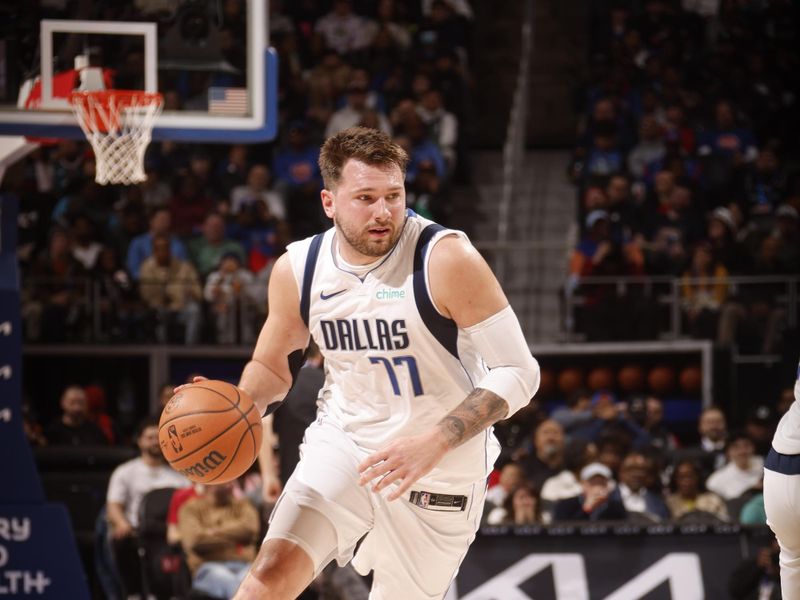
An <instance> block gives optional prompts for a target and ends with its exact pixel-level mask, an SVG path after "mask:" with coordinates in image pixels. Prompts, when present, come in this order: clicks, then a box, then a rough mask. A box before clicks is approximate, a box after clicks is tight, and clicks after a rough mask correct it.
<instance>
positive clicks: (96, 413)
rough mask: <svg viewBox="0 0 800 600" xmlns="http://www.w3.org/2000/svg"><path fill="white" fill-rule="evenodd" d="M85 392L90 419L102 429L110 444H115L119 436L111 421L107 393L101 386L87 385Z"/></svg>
mask: <svg viewBox="0 0 800 600" xmlns="http://www.w3.org/2000/svg"><path fill="white" fill-rule="evenodd" d="M83 391H84V393H85V394H86V400H87V403H88V406H89V409H88V411H87V417H88V419H89V420H90V421H91V422H92V423H94V424H95V425H97V426H98V427H99V428H100V431H102V432H103V435H104V436H105V438H106V441H107V442H108V443H109V444H113V443H114V441H115V440H116V437H117V435H116V432H115V431H114V421H113V420H112V419H111V415H109V414H108V409H107V403H106V391H105V390H104V389H103V387H102V386H100V385H87V386H86V387H85V388H84V389H83Z"/></svg>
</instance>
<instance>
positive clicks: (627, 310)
mask: <svg viewBox="0 0 800 600" xmlns="http://www.w3.org/2000/svg"><path fill="white" fill-rule="evenodd" d="M586 229H587V233H586V236H585V237H584V238H583V239H582V240H581V241H580V243H579V244H578V245H577V246H576V247H575V249H574V250H573V251H572V257H571V259H570V267H569V272H570V275H569V281H568V284H567V285H568V292H569V293H574V291H575V290H576V289H578V287H579V286H580V289H581V292H582V295H583V297H584V306H583V307H582V313H581V318H580V321H581V330H582V331H584V332H585V333H586V336H587V338H588V339H589V340H607V339H611V338H613V337H617V336H618V334H620V333H621V332H619V331H618V330H619V329H620V328H621V327H624V328H627V329H628V330H631V322H632V320H634V319H633V317H634V316H635V315H636V311H635V310H634V308H633V307H631V306H629V305H628V303H627V302H626V299H627V297H616V292H615V289H616V288H615V287H612V286H609V285H607V284H606V285H604V284H598V283H591V284H581V279H582V278H584V277H611V276H625V275H638V274H641V273H642V271H643V265H644V258H643V256H642V254H641V250H640V249H639V248H638V247H637V246H636V245H634V244H622V243H618V242H615V241H614V240H612V239H611V228H610V222H609V217H608V213H607V212H606V211H604V210H593V211H592V212H590V213H589V214H588V215H587V216H586ZM622 314H624V315H625V316H624V317H622ZM621 335H622V336H625V333H621Z"/></svg>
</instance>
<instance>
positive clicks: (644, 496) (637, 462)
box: [611, 452, 669, 521]
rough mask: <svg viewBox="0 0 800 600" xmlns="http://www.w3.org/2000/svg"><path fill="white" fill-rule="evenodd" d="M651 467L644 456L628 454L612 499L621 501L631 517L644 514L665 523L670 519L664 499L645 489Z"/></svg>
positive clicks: (634, 453)
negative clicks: (634, 514)
mask: <svg viewBox="0 0 800 600" xmlns="http://www.w3.org/2000/svg"><path fill="white" fill-rule="evenodd" d="M651 466H652V465H651V464H650V463H649V461H648V459H647V458H646V457H645V456H644V455H643V454H640V453H638V452H631V453H630V454H628V456H626V457H625V459H624V460H623V461H622V465H621V466H620V470H619V485H618V486H617V488H616V489H615V490H614V492H613V493H612V494H611V498H616V499H618V500H620V501H621V502H622V503H623V504H624V505H625V510H626V511H627V512H628V514H629V515H630V514H631V513H643V514H644V515H646V516H647V517H648V518H652V519H654V520H657V521H665V520H667V519H669V509H668V508H667V505H666V503H665V502H664V499H663V498H662V497H661V495H660V494H659V493H657V492H654V491H652V490H648V489H647V487H645V484H646V479H647V471H648V469H649V468H650V467H651Z"/></svg>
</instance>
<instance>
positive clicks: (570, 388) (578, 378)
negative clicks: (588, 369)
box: [558, 367, 583, 396]
mask: <svg viewBox="0 0 800 600" xmlns="http://www.w3.org/2000/svg"><path fill="white" fill-rule="evenodd" d="M582 385H583V373H581V371H580V370H579V369H575V368H573V367H568V368H566V369H564V370H562V371H561V372H560V373H559V374H558V390H559V391H560V392H561V393H562V394H564V395H565V396H569V395H570V394H572V393H573V392H575V391H577V390H578V388H580V387H581V386H582Z"/></svg>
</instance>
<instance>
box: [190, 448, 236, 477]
mask: <svg viewBox="0 0 800 600" xmlns="http://www.w3.org/2000/svg"><path fill="white" fill-rule="evenodd" d="M226 458H228V457H227V456H224V455H223V454H220V453H219V452H217V451H216V450H214V451H212V452H211V453H209V454H208V455H207V456H206V457H205V458H204V459H202V460H200V461H198V462H196V463H195V464H193V465H192V466H191V467H187V468H185V469H181V473H183V474H184V475H186V476H187V477H205V476H206V475H208V474H209V473H211V472H212V471H213V470H214V469H216V468H217V467H218V466H220V465H221V464H222V463H223V462H225V459H226Z"/></svg>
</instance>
